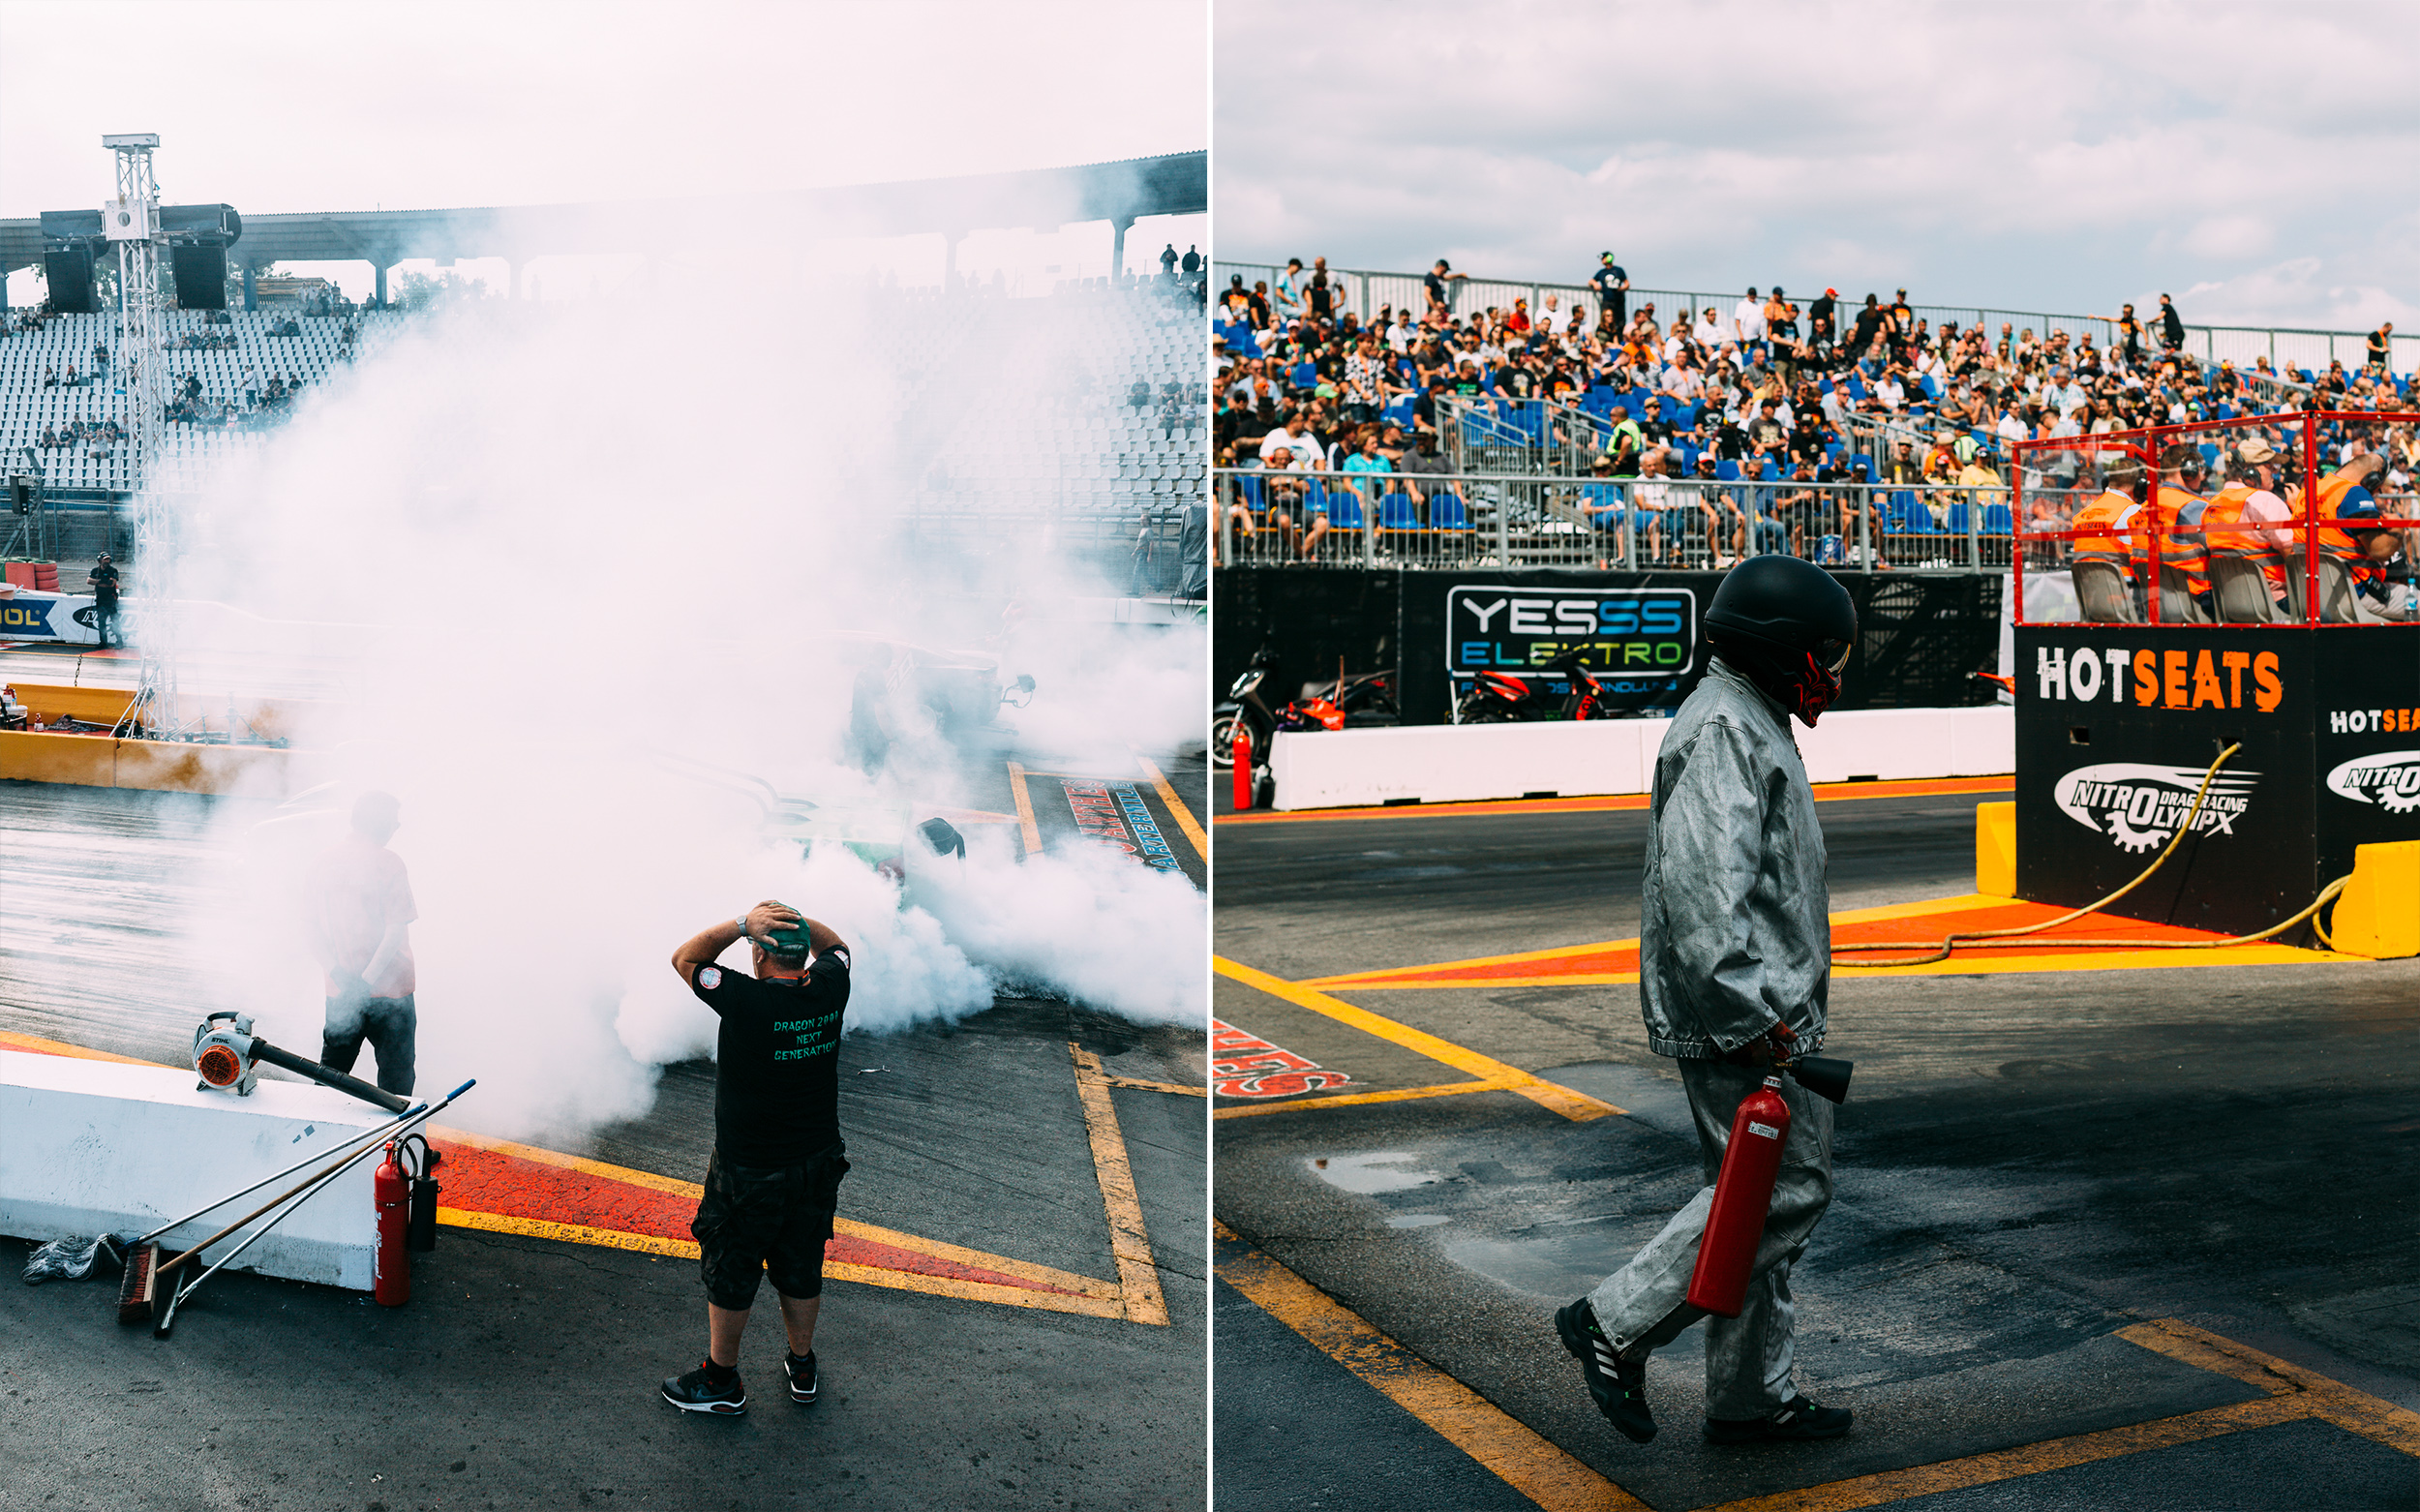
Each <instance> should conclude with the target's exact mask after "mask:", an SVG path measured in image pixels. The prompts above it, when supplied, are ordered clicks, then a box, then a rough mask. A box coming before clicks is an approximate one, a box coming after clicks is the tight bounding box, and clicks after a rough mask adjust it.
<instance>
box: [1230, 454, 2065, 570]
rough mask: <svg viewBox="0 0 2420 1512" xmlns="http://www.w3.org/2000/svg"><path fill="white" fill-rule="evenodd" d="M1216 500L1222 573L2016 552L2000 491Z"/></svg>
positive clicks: (1365, 493)
mask: <svg viewBox="0 0 2420 1512" xmlns="http://www.w3.org/2000/svg"><path fill="white" fill-rule="evenodd" d="M1211 488H1212V507H1213V509H1214V511H1215V514H1216V522H1215V529H1214V534H1215V544H1216V549H1217V562H1218V564H1219V565H1223V566H1267V565H1276V564H1279V563H1285V562H1306V563H1316V564H1321V565H1327V566H1367V567H1412V568H1439V567H1593V568H1597V569H1600V570H1606V571H1615V570H1646V569H1650V568H1657V569H1681V570H1712V569H1719V568H1723V567H1727V566H1730V565H1731V564H1732V563H1733V562H1735V561H1738V560H1739V559H1742V558H1745V557H1751V556H1761V555H1766V554H1771V553H1786V554H1788V555H1791V556H1795V557H1800V558H1804V559H1807V560H1810V561H1815V562H1819V563H1821V564H1824V565H1827V566H1837V567H1844V568H1864V569H1868V570H1890V569H1901V568H1904V569H1912V570H1919V571H1923V570H1932V571H1957V572H1977V571H1981V572H2005V571H2008V570H2009V569H2010V568H2011V567H2012V565H2013V552H2014V547H2015V537H2014V533H2013V529H2012V527H2013V524H2014V522H2013V521H2012V518H2011V515H2010V494H2009V491H2008V490H2007V489H2006V488H2005V487H1966V488H1960V487H1949V486H1943V485H1939V484H1921V485H1909V486H1898V485H1883V484H1867V483H1808V482H1800V481H1797V480H1795V479H1791V478H1778V479H1741V480H1738V481H1723V480H1718V479H1700V478H1690V479H1685V480H1681V479H1675V480H1666V479H1661V478H1625V479H1610V480H1608V479H1596V478H1567V477H1549V476H1542V475H1539V474H1536V473H1467V472H1464V473H1411V472H1403V473H1357V474H1345V473H1332V472H1272V471H1264V470H1261V469H1251V468H1237V469H1226V468H1221V469H1214V470H1213V472H1212V474H1211ZM2028 497H2029V498H2030V497H2032V496H2031V495H2030V494H2029V496H2028Z"/></svg>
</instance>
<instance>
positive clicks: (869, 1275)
mask: <svg viewBox="0 0 2420 1512" xmlns="http://www.w3.org/2000/svg"><path fill="white" fill-rule="evenodd" d="M437 1221H438V1222H439V1223H440V1224H445V1225H450V1226H452V1227H456V1228H478V1229H484V1230H486V1231H488V1232H490V1233H505V1234H521V1235H525V1236H527V1237H529V1238H532V1239H554V1240H558V1241H560V1242H561V1243H564V1244H585V1245H593V1246H595V1247H597V1248H599V1249H607V1250H634V1251H637V1252H639V1253H641V1254H644V1255H669V1256H671V1257H673V1258H675V1259H684V1260H694V1259H696V1258H697V1257H698V1247H697V1243H696V1241H694V1240H690V1239H667V1238H663V1237H661V1236H659V1235H656V1234H634V1233H626V1232H624V1231H622V1230H620V1229H617V1228H591V1227H590V1226H589V1225H585V1224H557V1223H549V1222H547V1221H546V1220H544V1219H538V1218H514V1217H511V1216H509V1215H506V1214H502V1213H472V1212H466V1211H464V1210H462V1209H460V1208H451V1207H440V1208H439V1209H438V1210H437ZM833 1226H834V1227H835V1228H837V1227H838V1226H839V1225H836V1224H835V1225H833ZM966 1253H967V1254H969V1255H974V1253H975V1252H972V1251H969V1252H966ZM978 1258H979V1260H980V1261H981V1262H983V1263H985V1264H989V1265H990V1267H991V1268H992V1269H994V1270H1005V1271H1007V1273H1008V1274H1010V1275H1019V1274H1022V1273H1023V1272H1025V1271H1041V1272H1042V1273H1043V1274H1042V1275H1040V1276H1027V1278H1026V1279H1027V1280H1034V1281H1040V1280H1047V1281H1048V1282H1049V1284H1051V1285H1066V1286H1068V1287H1070V1288H1071V1289H1072V1290H1074V1292H1075V1294H1074V1295H1072V1296H1071V1295H1066V1294H1063V1293H1059V1292H1049V1291H1029V1290H1027V1289H1026V1288H1024V1287H1022V1286H1002V1285H994V1284H993V1283H990V1282H985V1281H965V1280H961V1279H959V1278H957V1277H954V1276H927V1275H923V1274H922V1273H920V1272H916V1271H894V1270H886V1269H884V1268H883V1267H881V1266H878V1265H852V1264H848V1263H846V1262H843V1261H838V1260H834V1261H831V1262H828V1263H827V1264H826V1265H825V1266H824V1274H825V1276H827V1277H829V1278H831V1279H832V1280H835V1281H854V1282H857V1283H860V1284H861V1285H868V1286H887V1287H889V1288H891V1289H892V1290H893V1291H922V1292H924V1293H926V1294H928V1295H931V1296H940V1297H956V1298H958V1299H960V1300H961V1301H967V1302H996V1303H1000V1304H1002V1305H1004V1306H1007V1307H1027V1308H1039V1309H1041V1310H1043V1311H1044V1312H1047V1313H1074V1314H1078V1315H1082V1316H1086V1317H1123V1316H1125V1315H1126V1304H1125V1301H1124V1299H1123V1298H1122V1297H1120V1295H1119V1294H1118V1289H1117V1287H1116V1286H1115V1285H1111V1284H1110V1283H1108V1282H1105V1281H1096V1280H1094V1279H1093V1278H1092V1277H1090V1276H1076V1275H1071V1274H1069V1273H1068V1272H1065V1271H1051V1270H1047V1269H1046V1268H1044V1267H1043V1266H1039V1265H1037V1266H1023V1265H1019V1266H1016V1267H1015V1268H1011V1267H1007V1266H1001V1265H998V1264H996V1263H993V1261H992V1257H991V1256H989V1255H981V1256H978Z"/></svg>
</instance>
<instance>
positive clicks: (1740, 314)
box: [1731, 284, 1765, 346]
mask: <svg viewBox="0 0 2420 1512" xmlns="http://www.w3.org/2000/svg"><path fill="white" fill-rule="evenodd" d="M1731 334H1732V335H1733V336H1735V337H1736V338H1738V339H1739V342H1740V344H1741V345H1743V346H1744V345H1745V344H1747V343H1749V342H1761V341H1763V340H1764V339H1765V301H1764V300H1763V299H1761V298H1759V297H1758V296H1757V292H1756V286H1755V285H1753V284H1751V285H1749V286H1748V292H1747V297H1746V298H1744V299H1742V300H1740V301H1739V303H1738V304H1736V305H1733V306H1732V307H1731Z"/></svg>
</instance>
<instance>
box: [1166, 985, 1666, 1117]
mask: <svg viewBox="0 0 2420 1512" xmlns="http://www.w3.org/2000/svg"><path fill="white" fill-rule="evenodd" d="M1210 964H1211V967H1212V969H1213V970H1215V971H1217V972H1218V974H1219V975H1220V976H1222V977H1225V978H1227V979H1228V980H1229V981H1232V982H1240V983H1243V984H1244V985H1245V986H1248V987H1255V988H1257V989H1258V990H1260V991H1262V992H1266V993H1268V994H1269V995H1270V996H1271V997H1274V998H1282V999H1284V1000H1285V1001H1286V1002H1288V1003H1291V1004H1293V1005H1294V1006H1295V1007H1296V1008H1307V1009H1309V1010H1311V1011H1312V1012H1313V1013H1322V1014H1325V1015H1326V1016H1327V1017H1330V1018H1333V1019H1335V1020H1336V1021H1337V1022H1338V1023H1341V1024H1348V1025H1350V1026H1351V1027H1353V1028H1355V1029H1358V1030H1360V1031H1361V1032H1362V1033H1364V1034H1369V1035H1376V1037H1377V1038H1379V1039H1381V1040H1384V1041H1387V1042H1389V1043H1394V1044H1400V1045H1402V1046H1403V1047H1404V1048H1405V1049H1407V1050H1412V1051H1416V1052H1417V1053H1419V1054H1422V1055H1425V1056H1427V1057H1428V1058H1429V1059H1431V1060H1433V1061H1443V1062H1444V1063H1445V1064H1446V1065H1448V1066H1451V1067H1453V1068H1454V1069H1455V1070H1456V1071H1459V1072H1467V1073H1468V1074H1470V1075H1473V1076H1476V1077H1478V1078H1480V1079H1481V1080H1483V1081H1486V1082H1489V1083H1492V1084H1493V1085H1495V1086H1497V1087H1501V1088H1502V1089H1503V1090H1505V1091H1506V1092H1518V1093H1520V1094H1521V1095H1522V1096H1523V1097H1525V1098H1528V1100H1529V1101H1530V1102H1532V1103H1535V1104H1538V1105H1540V1106H1541V1107H1547V1108H1552V1109H1553V1110H1554V1111H1556V1112H1558V1113H1560V1114H1562V1115H1563V1116H1564V1117H1565V1118H1568V1119H1570V1120H1572V1121H1573V1122H1575V1123H1586V1122H1587V1121H1588V1120H1589V1119H1592V1118H1604V1117H1606V1116H1608V1115H1609V1114H1614V1113H1618V1112H1620V1111H1621V1109H1620V1108H1618V1107H1616V1106H1614V1105H1613V1104H1611V1103H1606V1102H1600V1101H1599V1100H1597V1099H1595V1098H1592V1097H1589V1096H1588V1094H1587V1093H1585V1092H1574V1091H1572V1090H1571V1089H1570V1088H1569V1087H1563V1086H1558V1085H1556V1084H1555V1083H1554V1082H1551V1081H1548V1080H1547V1079H1545V1078H1544V1077H1542V1076H1532V1075H1530V1074H1528V1072H1526V1071H1523V1070H1522V1069H1521V1068H1520V1067H1518V1066H1507V1065H1506V1064H1504V1063H1503V1062H1502V1061H1499V1060H1496V1059H1494V1058H1492V1057H1489V1056H1485V1055H1481V1054H1480V1053H1479V1052H1478V1051H1476V1050H1470V1049H1465V1048H1464V1047H1463V1046H1461V1045H1459V1044H1456V1043H1453V1042H1452V1041H1450V1040H1440V1039H1438V1038H1437V1036H1436V1035H1433V1034H1429V1033H1427V1032H1425V1031H1423V1030H1419V1029H1414V1028H1412V1027H1411V1026H1410V1025H1409V1024H1402V1023H1397V1022H1396V1021H1395V1020H1394V1019H1392V1018H1387V1017H1383V1016H1381V1015H1379V1014H1377V1013H1371V1012H1370V1011H1369V1010H1368V1009H1366V1008H1355V1007H1353V1006H1352V1005H1351V1004H1350V1003H1346V1002H1344V1001H1342V1000H1340V999H1337V998H1332V997H1330V996H1328V995H1327V994H1326V993H1324V992H1318V991H1315V990H1313V989H1312V988H1310V987H1306V986H1302V985H1300V984H1299V983H1291V982H1286V981H1282V980H1281V979H1279V978H1276V977H1272V976H1270V975H1269V974H1268V973H1267V972H1265V971H1255V970H1254V969H1253V968H1252V967H1250V966H1246V965H1242V964H1240V963H1238V962H1235V961H1231V960H1228V959H1227V958H1226V957H1225V956H1224V955H1213V956H1212V957H1211V958H1210Z"/></svg>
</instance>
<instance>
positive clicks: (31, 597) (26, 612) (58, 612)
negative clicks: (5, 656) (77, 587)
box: [0, 589, 101, 646]
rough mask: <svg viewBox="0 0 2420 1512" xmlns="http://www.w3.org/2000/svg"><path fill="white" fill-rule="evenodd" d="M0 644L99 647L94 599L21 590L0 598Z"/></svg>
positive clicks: (99, 633) (84, 596) (99, 637)
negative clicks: (38, 642) (62, 643)
mask: <svg viewBox="0 0 2420 1512" xmlns="http://www.w3.org/2000/svg"><path fill="white" fill-rule="evenodd" d="M0 641H66V642H68V643H70V644H72V645H84V646H98V645H100V644H101V632H100V630H99V629H98V628H96V627H95V626H94V624H93V607H92V599H91V598H90V597H89V596H88V595H84V594H77V593H45V592H43V591H41V590H38V589H19V590H16V591H15V593H12V594H10V595H9V596H8V597H6V598H0Z"/></svg>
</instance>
